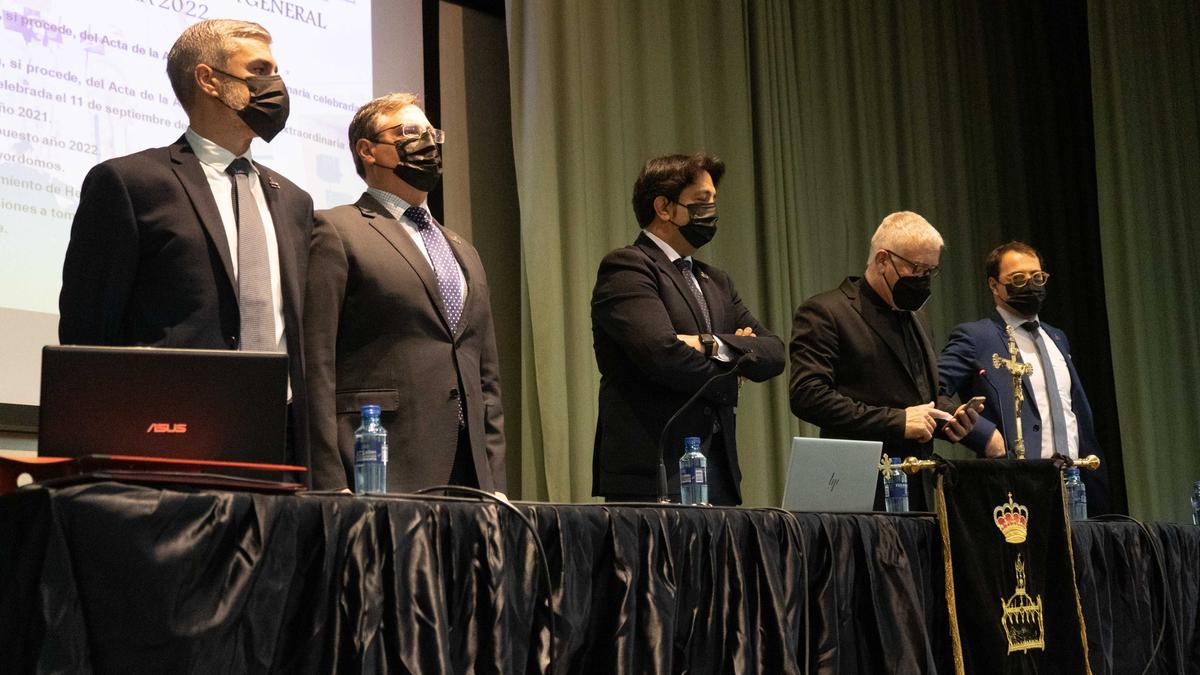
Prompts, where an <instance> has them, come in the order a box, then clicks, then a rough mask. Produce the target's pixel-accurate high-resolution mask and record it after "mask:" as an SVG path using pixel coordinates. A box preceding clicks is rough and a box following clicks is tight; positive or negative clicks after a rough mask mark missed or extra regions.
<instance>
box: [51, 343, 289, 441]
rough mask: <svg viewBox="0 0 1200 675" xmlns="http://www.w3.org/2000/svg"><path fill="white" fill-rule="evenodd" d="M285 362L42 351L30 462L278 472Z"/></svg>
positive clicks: (137, 351) (174, 353)
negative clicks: (240, 465) (101, 460)
mask: <svg viewBox="0 0 1200 675" xmlns="http://www.w3.org/2000/svg"><path fill="white" fill-rule="evenodd" d="M287 358H288V357H287V355H286V354H282V353H266V352H238V351H228V350H209V349H159V348H149V347H80V346H48V347H45V348H44V349H43V350H42V390H41V407H40V410H39V419H40V423H39V431H38V454H39V455H43V456H57V457H82V456H86V455H136V456H142V457H169V458H176V459H203V460H220V461H235V462H258V463H273V464H282V463H285V462H286V460H287V457H286V441H287V439H286V433H287V431H286V430H287V400H286V399H287V378H288V362H287Z"/></svg>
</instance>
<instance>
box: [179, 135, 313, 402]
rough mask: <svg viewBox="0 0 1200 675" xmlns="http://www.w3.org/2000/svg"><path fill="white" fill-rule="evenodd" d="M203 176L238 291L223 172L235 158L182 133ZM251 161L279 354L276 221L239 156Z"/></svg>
mask: <svg viewBox="0 0 1200 675" xmlns="http://www.w3.org/2000/svg"><path fill="white" fill-rule="evenodd" d="M184 137H185V138H187V142H188V145H190V146H192V152H194V153H196V159H198V160H200V167H201V168H203V169H204V176H205V178H207V179H208V187H209V188H211V189H212V193H213V199H214V200H216V202H217V212H218V213H220V214H221V225H222V226H223V227H224V229H225V241H226V243H227V244H229V259H230V261H231V262H232V263H233V270H232V272H233V281H234V284H235V286H234V291H235V292H236V290H237V286H236V284H237V278H238V228H237V212H236V210H235V209H234V206H233V176H230V175H229V174H227V173H225V169H227V168H228V167H229V165H230V164H232V163H233V160H235V159H237V158H238V157H235V156H234V154H233V153H232V152H230V151H228V150H226V149H225V148H222V147H221V146H219V145H217V144H216V143H213V142H212V141H210V140H208V139H207V138H204V137H203V136H201V135H200V134H198V133H196V132H195V131H193V130H192V129H191V127H189V128H188V130H187V131H186V132H184ZM240 157H245V158H246V159H247V160H250V161H251V163H250V176H249V179H250V181H249V182H250V194H251V195H252V196H253V197H254V203H255V204H257V205H258V213H259V215H260V216H261V217H262V222H263V228H264V229H265V230H266V236H267V263H268V265H270V268H271V304H272V305H273V307H274V309H275V339H276V342H277V343H278V345H279V351H281V352H287V336H286V335H285V334H284V329H283V284H282V283H281V282H280V276H279V240H278V238H277V237H276V236H275V221H273V220H271V210H270V209H268V208H267V199H266V197H265V196H264V195H263V189H262V183H261V182H260V181H259V179H258V168H257V167H255V166H254V162H253V158H251V157H250V150H249V149H247V150H246V152H245V153H243V154H242V155H240ZM289 396H290V393H289Z"/></svg>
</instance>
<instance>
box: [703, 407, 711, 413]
mask: <svg viewBox="0 0 1200 675" xmlns="http://www.w3.org/2000/svg"><path fill="white" fill-rule="evenodd" d="M704 414H705V415H711V414H712V408H710V407H708V406H704Z"/></svg>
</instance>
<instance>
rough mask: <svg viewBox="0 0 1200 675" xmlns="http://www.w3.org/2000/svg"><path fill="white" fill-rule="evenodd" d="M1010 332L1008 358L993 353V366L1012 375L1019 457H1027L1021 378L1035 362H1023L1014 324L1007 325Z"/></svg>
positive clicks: (1031, 372)
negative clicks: (1023, 434)
mask: <svg viewBox="0 0 1200 675" xmlns="http://www.w3.org/2000/svg"><path fill="white" fill-rule="evenodd" d="M1005 329H1006V331H1007V333H1008V358H1007V359H1002V358H1000V355H999V354H992V367H993V368H1001V367H1003V368H1004V369H1005V370H1007V371H1008V372H1009V374H1010V375H1012V388H1013V411H1014V412H1015V413H1016V420H1017V421H1016V427H1017V443H1016V453H1017V459H1025V438H1024V437H1023V436H1022V434H1021V403H1022V402H1023V401H1024V400H1025V391H1024V389H1023V388H1022V386H1021V378H1023V377H1025V376H1026V375H1032V374H1033V364H1030V363H1023V362H1022V361H1021V359H1020V351H1019V350H1018V349H1017V337H1016V333H1014V332H1013V327H1012V326H1005Z"/></svg>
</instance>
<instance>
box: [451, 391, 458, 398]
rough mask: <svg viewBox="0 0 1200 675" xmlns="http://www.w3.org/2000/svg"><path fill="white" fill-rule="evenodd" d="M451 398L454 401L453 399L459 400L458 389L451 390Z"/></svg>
mask: <svg viewBox="0 0 1200 675" xmlns="http://www.w3.org/2000/svg"><path fill="white" fill-rule="evenodd" d="M450 398H452V399H453V398H458V390H457V389H451V390H450Z"/></svg>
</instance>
